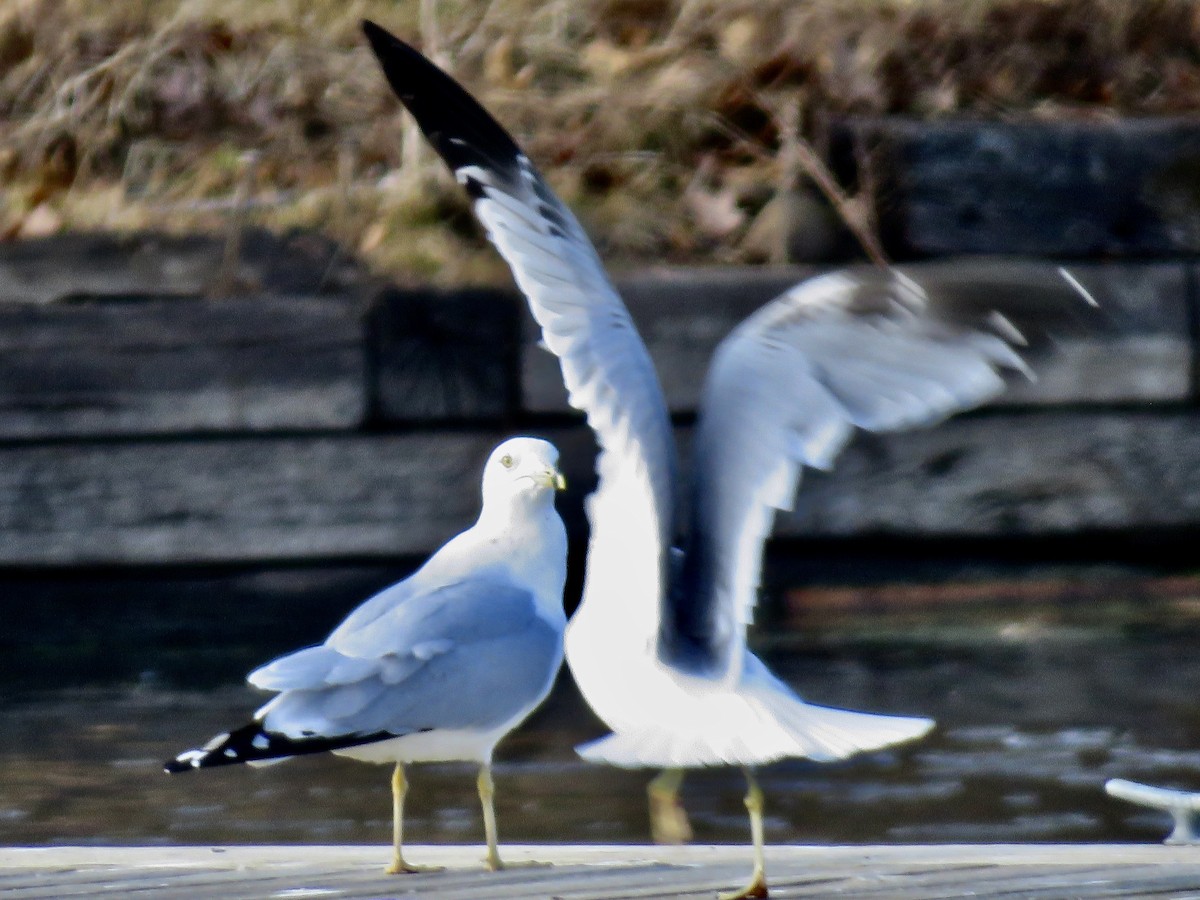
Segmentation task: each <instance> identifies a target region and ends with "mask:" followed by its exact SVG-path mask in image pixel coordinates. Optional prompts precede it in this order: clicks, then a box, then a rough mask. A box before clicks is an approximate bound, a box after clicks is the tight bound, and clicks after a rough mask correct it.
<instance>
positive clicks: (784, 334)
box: [660, 269, 1083, 677]
mask: <svg viewBox="0 0 1200 900" xmlns="http://www.w3.org/2000/svg"><path fill="white" fill-rule="evenodd" d="M1046 280H1047V281H1048V282H1049V281H1051V280H1056V279H1055V276H1054V275H1053V273H1050V274H1049V275H1048V277H1047V279H1046ZM1054 290H1055V293H1056V299H1057V301H1058V308H1059V309H1062V308H1063V306H1064V304H1063V302H1062V301H1063V298H1064V297H1069V298H1070V299H1069V304H1070V305H1071V306H1073V307H1082V306H1083V304H1082V302H1081V300H1080V297H1079V295H1078V294H1076V293H1074V292H1073V291H1071V290H1070V289H1068V288H1067V287H1066V285H1064V284H1063V283H1062V282H1057V285H1056V286H1055V288H1054ZM1026 293H1027V292H1026ZM980 299H981V298H980V296H979V293H978V292H975V293H969V292H968V293H966V294H962V295H961V296H960V297H959V300H958V302H957V303H948V304H946V305H944V306H938V305H935V304H934V303H933V302H932V301H931V300H930V297H929V296H928V295H927V294H926V293H925V291H923V290H922V289H921V288H920V287H919V286H918V285H917V284H915V283H914V282H913V281H912V280H911V279H909V278H908V277H906V276H905V275H903V274H901V273H899V272H897V271H892V272H884V271H882V270H878V269H876V270H871V271H866V272H861V273H858V274H852V273H833V274H830V275H825V276H822V277H819V278H814V279H811V280H808V281H805V282H802V283H801V284H799V285H797V286H796V287H795V288H793V289H791V290H790V291H788V292H787V293H786V294H784V295H783V296H781V297H779V298H777V299H776V300H774V301H772V302H771V303H769V304H768V305H766V306H765V307H763V308H762V309H760V310H759V311H758V312H757V313H755V314H754V315H752V316H751V317H750V318H748V319H747V320H746V321H745V322H743V323H742V324H741V325H740V326H738V328H737V329H735V330H734V332H733V333H731V334H730V335H729V336H728V337H727V338H726V339H725V340H724V341H723V342H722V344H721V345H720V347H719V348H718V349H717V352H716V355H715V356H714V359H713V362H712V365H711V367H710V369H709V373H708V376H707V379H706V383H705V389H704V394H703V399H702V405H701V415H700V421H699V424H698V427H697V432H696V436H695V444H694V453H693V458H694V460H695V467H694V481H693V485H692V487H693V490H692V506H691V511H692V519H691V529H690V535H689V544H688V547H687V556H686V558H685V561H684V569H683V574H682V578H681V585H680V590H678V591H676V592H674V593H673V594H672V596H671V609H670V612H669V614H668V615H667V616H665V617H664V631H663V634H662V636H661V638H660V652H661V653H663V654H664V655H665V656H668V657H673V656H680V655H690V656H691V657H692V658H693V659H694V660H699V662H700V663H701V664H703V665H705V666H706V667H707V668H709V669H710V670H716V671H720V672H723V673H724V674H725V675H727V676H729V677H736V676H737V674H738V673H739V672H740V671H741V667H742V655H743V653H744V648H745V628H746V626H747V624H748V623H749V621H750V620H751V618H752V615H753V610H754V604H755V601H756V595H757V589H758V583H759V575H760V568H761V560H762V547H763V541H764V540H765V538H766V537H767V535H768V534H769V532H770V529H771V525H772V522H773V517H774V511H775V510H777V509H789V508H790V507H791V505H792V502H793V499H794V497H795V493H796V488H797V486H798V484H799V480H800V472H801V468H802V467H803V466H811V467H813V468H818V469H828V468H830V467H831V466H832V464H833V461H834V458H835V457H836V456H837V454H838V453H839V452H840V451H841V449H842V447H843V446H844V445H845V443H846V442H847V440H848V439H849V437H850V435H851V433H852V432H853V430H854V429H856V428H861V429H865V430H868V431H875V432H887V431H897V430H902V429H908V428H915V427H920V426H928V425H932V424H934V423H936V422H938V421H940V420H942V419H944V418H946V417H947V416H950V415H952V414H954V413H956V412H959V411H961V410H965V409H969V408H971V407H974V406H977V405H979V404H981V403H984V402H986V401H987V400H989V399H991V398H993V397H995V396H996V395H997V394H999V393H1000V392H1001V391H1002V390H1003V388H1004V379H1003V378H1002V376H1001V374H1000V372H1001V370H1004V369H1010V370H1017V371H1021V372H1025V373H1027V374H1028V369H1027V367H1026V364H1025V363H1024V361H1023V360H1022V358H1021V356H1020V355H1019V354H1018V353H1017V351H1016V349H1014V347H1016V346H1022V345H1023V344H1024V343H1025V338H1024V336H1023V335H1022V334H1021V332H1019V331H1018V330H1017V328H1016V326H1014V325H1013V324H1012V322H1011V321H1010V320H1009V319H1008V318H1007V317H1005V316H1004V315H1001V314H1000V313H998V312H995V311H993V310H992V309H989V308H988V307H986V306H984V305H982V304H981V303H980ZM991 299H993V300H996V299H998V298H997V297H996V296H995V295H993V296H992V298H991ZM1016 306H1018V307H1023V306H1031V304H1028V303H1027V301H1026V300H1025V299H1023V298H1022V297H1018V299H1017V302H1016Z"/></svg>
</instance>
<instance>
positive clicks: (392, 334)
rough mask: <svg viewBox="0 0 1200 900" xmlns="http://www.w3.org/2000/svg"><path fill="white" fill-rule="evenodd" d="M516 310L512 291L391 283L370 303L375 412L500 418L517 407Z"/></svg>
mask: <svg viewBox="0 0 1200 900" xmlns="http://www.w3.org/2000/svg"><path fill="white" fill-rule="evenodd" d="M521 316H527V313H525V311H524V303H523V302H522V301H521V300H520V298H518V297H517V295H516V294H514V293H513V292H511V291H495V290H470V289H463V290H457V291H432V290H424V291H416V290H396V289H388V290H385V291H384V292H382V293H381V294H380V295H379V296H378V297H377V298H376V299H375V302H374V304H373V310H372V314H371V341H372V357H373V359H374V360H375V361H376V371H375V373H374V377H375V384H374V394H375V398H376V408H375V410H374V415H375V417H376V418H377V419H378V420H380V421H383V422H401V423H409V422H438V421H442V422H444V421H479V420H491V421H497V420H504V419H506V418H509V417H511V416H512V415H513V414H514V413H515V412H516V409H517V405H518V395H519V392H520V385H519V384H518V381H517V371H518V365H519V362H518V356H519V342H520V329H521V326H520V322H521Z"/></svg>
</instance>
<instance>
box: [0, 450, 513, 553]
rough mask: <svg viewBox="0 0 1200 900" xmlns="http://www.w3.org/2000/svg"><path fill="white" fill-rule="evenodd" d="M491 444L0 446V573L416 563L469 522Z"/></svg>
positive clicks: (475, 510)
mask: <svg viewBox="0 0 1200 900" xmlns="http://www.w3.org/2000/svg"><path fill="white" fill-rule="evenodd" d="M497 442H498V439H497V436H496V435H493V434H486V433H472V434H459V433H455V434H441V435H436V434H435V435H431V434H412V435H396V436H390V435H378V436H355V435H346V436H319V437H311V438H303V437H279V438H245V439H212V440H193V441H174V440H172V441H162V442H122V443H112V444H78V445H76V444H53V445H39V446H20V445H17V446H8V447H3V448H0V536H2V537H0V545H2V546H0V563H8V564H34V565H42V564H63V565H79V564H87V563H134V564H138V563H162V562H169V561H175V562H183V561H192V562H214V561H239V560H283V559H299V558H320V557H347V556H360V555H381V556H393V557H394V556H403V555H419V554H423V553H425V552H427V551H428V550H429V549H430V548H431V547H436V546H439V545H440V544H441V543H442V542H443V541H445V540H446V539H447V538H448V537H450V536H451V535H453V534H454V533H456V532H457V531H459V530H461V529H462V528H464V527H466V526H467V525H469V524H470V523H471V522H472V521H474V518H475V516H476V515H478V509H479V475H480V472H481V471H482V469H483V463H484V461H485V460H486V459H487V455H488V453H489V452H490V451H491V449H492V446H493V445H494V444H495V443H497Z"/></svg>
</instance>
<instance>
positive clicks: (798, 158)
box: [759, 97, 888, 268]
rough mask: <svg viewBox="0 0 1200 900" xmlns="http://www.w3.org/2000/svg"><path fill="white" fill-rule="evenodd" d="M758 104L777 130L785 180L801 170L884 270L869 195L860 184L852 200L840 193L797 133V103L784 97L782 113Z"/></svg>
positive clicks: (767, 104) (885, 263)
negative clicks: (764, 110) (766, 112)
mask: <svg viewBox="0 0 1200 900" xmlns="http://www.w3.org/2000/svg"><path fill="white" fill-rule="evenodd" d="M759 102H760V104H761V105H762V107H763V108H764V109H766V110H767V111H768V113H769V115H770V116H771V118H772V119H773V120H774V121H775V126H776V128H777V129H778V130H779V157H780V165H781V166H782V167H783V171H784V177H785V179H786V178H788V177H790V173H793V172H795V170H796V167H797V166H798V167H799V168H801V169H803V170H804V174H805V175H807V176H808V178H809V180H810V181H812V182H813V184H815V185H816V186H817V188H818V190H820V191H821V193H822V194H824V195H825V198H826V199H827V200H828V201H829V202H830V203H831V204H832V205H833V208H834V209H835V210H836V211H837V214H838V216H839V217H841V220H842V221H843V222H844V223H845V224H846V227H847V228H849V229H850V231H851V233H852V234H853V235H854V237H855V239H856V240H857V241H858V243H859V244H860V245H861V246H862V248H863V250H864V252H866V254H867V256H868V257H869V258H870V259H871V261H872V262H873V263H875V265H877V266H880V267H883V268H886V267H887V266H888V260H887V256H885V255H884V252H883V246H882V245H881V244H880V243H879V238H878V237H877V236H876V230H875V222H874V214H873V213H872V212H870V211H869V210H870V206H871V203H870V198H871V196H872V194H871V193H868V192H867V191H865V190H864V185H862V184H860V185H859V191H858V193H857V194H855V195H854V196H853V197H851V196H849V195H848V194H847V193H846V192H845V191H844V190H842V187H841V185H839V184H838V183H837V179H835V178H834V177H833V173H832V172H830V171H829V167H828V166H827V165H825V162H824V161H823V160H822V159H821V158H820V157H819V156H818V155H817V153H816V151H815V150H813V148H812V145H811V144H810V143H809V142H808V141H807V140H805V139H804V136H803V135H801V134H800V107H799V104H798V103H794V102H792V103H789V102H786V98H785V102H784V104H783V108H782V111H778V110H777V109H772V107H773V106H774V105H775V104H773V103H771V102H769V101H767V100H766V99H765V98H761V97H760V99H759ZM872 183H873V182H872ZM786 188H787V189H792V188H795V184H789V185H786Z"/></svg>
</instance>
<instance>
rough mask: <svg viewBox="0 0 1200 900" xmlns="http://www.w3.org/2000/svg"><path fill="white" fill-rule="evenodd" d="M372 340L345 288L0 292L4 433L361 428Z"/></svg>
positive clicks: (0, 429) (0, 419)
mask: <svg viewBox="0 0 1200 900" xmlns="http://www.w3.org/2000/svg"><path fill="white" fill-rule="evenodd" d="M364 341H365V328H364V324H363V311H362V306H361V304H360V303H358V302H357V301H355V300H353V299H350V298H346V297H341V298H318V297H312V296H291V297H278V296H258V297H248V298H237V299H234V298H229V299H220V300H205V299H200V298H176V297H168V298H163V297H158V298H143V299H130V298H127V297H126V298H122V297H100V296H97V297H92V298H89V299H80V298H77V299H76V300H75V301H73V302H57V303H47V304H42V305H28V304H2V303H0V439H13V438H40V437H54V438H63V437H72V436H98V435H139V434H171V433H179V432H195V431H214V430H246V431H261V430H279V429H284V430H298V429H330V428H349V427H354V426H357V425H358V424H360V423H361V422H362V421H363V418H364V415H365V410H366V388H365V378H364V371H365V347H364Z"/></svg>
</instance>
